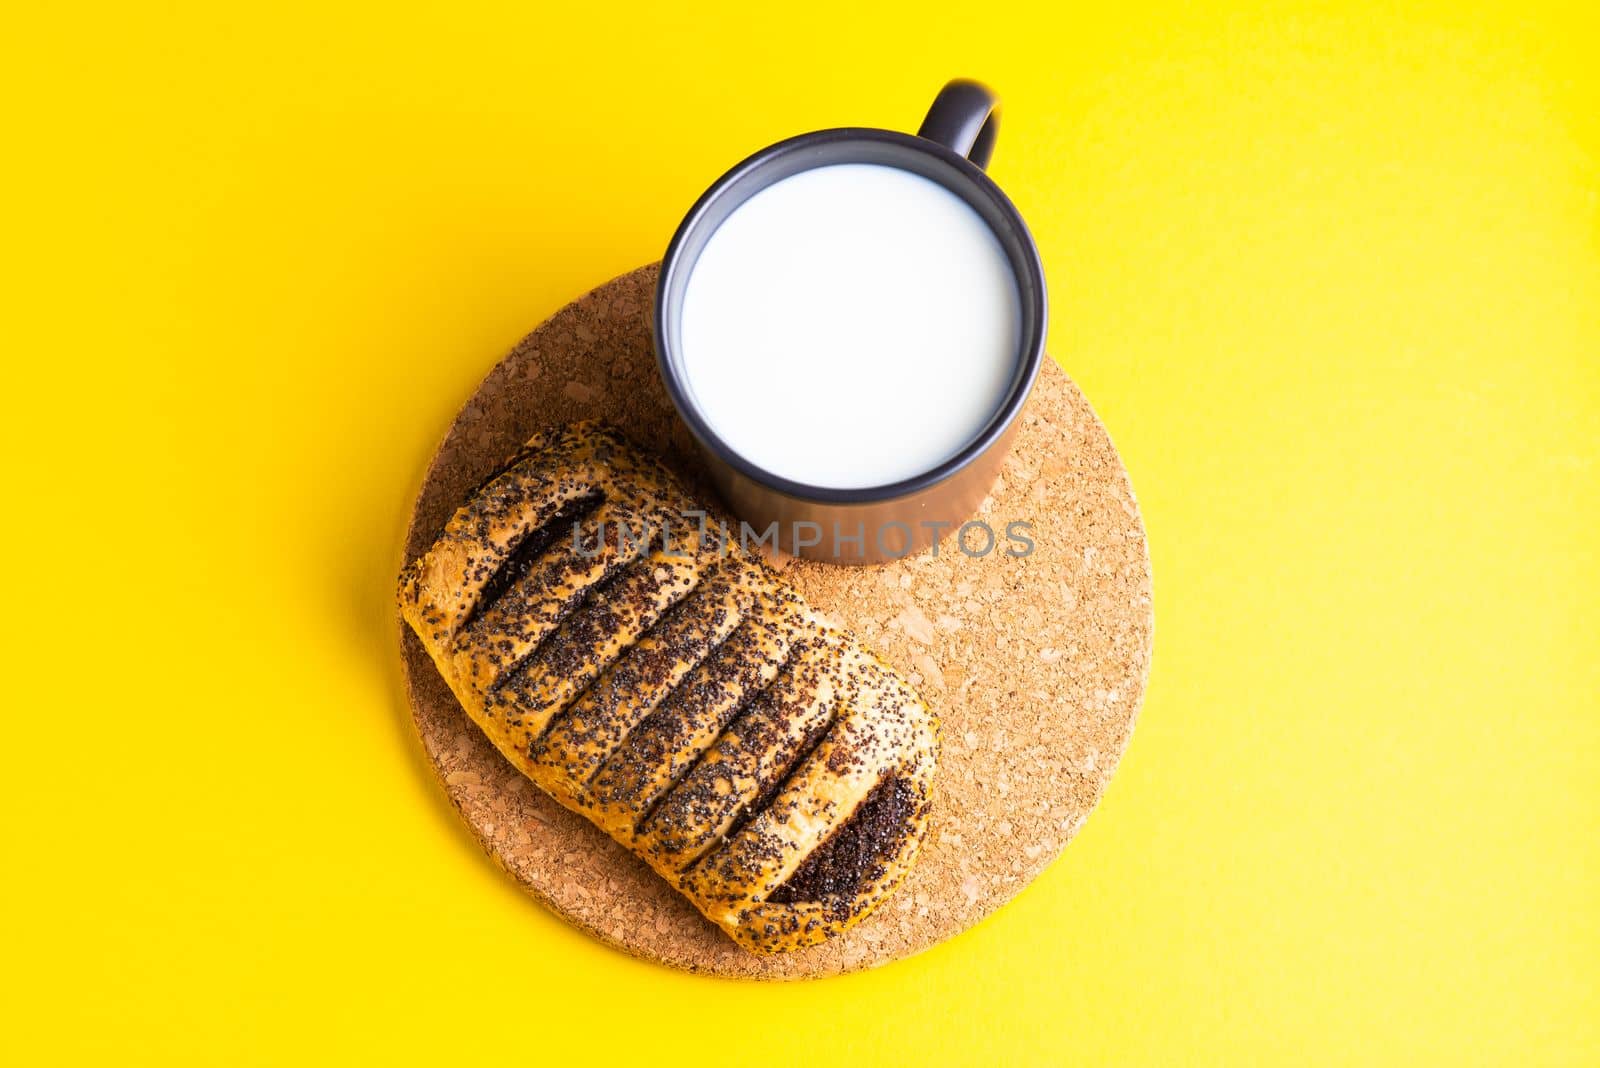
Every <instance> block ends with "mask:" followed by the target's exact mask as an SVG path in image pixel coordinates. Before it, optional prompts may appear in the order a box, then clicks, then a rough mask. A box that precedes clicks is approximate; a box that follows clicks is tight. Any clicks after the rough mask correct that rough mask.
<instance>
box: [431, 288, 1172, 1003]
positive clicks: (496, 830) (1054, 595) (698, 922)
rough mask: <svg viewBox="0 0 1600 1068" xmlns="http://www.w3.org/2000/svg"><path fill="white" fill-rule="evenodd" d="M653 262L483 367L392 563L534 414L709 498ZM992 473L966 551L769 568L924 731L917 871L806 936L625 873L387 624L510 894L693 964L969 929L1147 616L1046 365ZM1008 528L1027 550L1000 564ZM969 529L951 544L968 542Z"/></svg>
mask: <svg viewBox="0 0 1600 1068" xmlns="http://www.w3.org/2000/svg"><path fill="white" fill-rule="evenodd" d="M655 281H656V268H655V267H654V266H650V267H642V268H640V269H639V270H637V271H634V272H632V273H631V274H627V275H623V276H622V277H621V278H618V279H615V280H614V281H612V282H609V283H607V284H606V285H603V286H601V287H600V288H599V289H596V290H594V291H593V292H591V293H589V294H588V295H587V296H584V297H583V298H581V299H580V300H578V301H576V302H574V303H572V304H570V305H568V306H567V307H566V308H563V309H562V310H561V311H560V312H557V313H556V314H555V315H554V316H553V317H552V318H550V319H549V320H548V321H547V322H545V323H544V325H543V326H541V327H539V328H538V329H537V330H535V331H534V332H533V333H532V334H530V335H528V337H527V338H525V339H524V340H523V341H522V342H521V344H519V345H518V346H517V347H516V348H515V349H514V350H513V351H512V352H511V354H510V355H509V356H507V357H506V358H505V359H504V360H502V361H501V362H500V364H499V365H498V366H497V367H495V369H494V370H493V371H491V372H490V373H489V376H488V377H487V378H485V379H484V381H483V383H482V385H480V386H479V387H478V391H477V393H476V394H475V395H474V396H473V397H472V399H471V400H470V401H468V402H467V404H466V405H465V407H463V408H462V410H461V413H460V414H459V415H458V416H457V417H456V421H455V423H454V424H453V425H452V426H451V428H450V432H449V434H448V435H446V437H445V439H444V443H443V445H441V446H440V448H439V451H438V454H437V455H436V456H435V457H434V459H433V463H432V465H431V466H430V467H429V469H428V473H427V476H426V478H425V480H424V482H423V485H422V491H421V493H420V495H419V496H418V498H417V503H416V508H415V510H414V512H413V513H412V517H411V526H410V529H409V531H408V533H407V536H406V549H405V556H406V560H407V562H409V561H411V560H413V559H415V558H416V557H417V556H418V555H420V554H421V553H423V552H424V551H426V549H427V547H428V546H429V545H430V544H431V543H432V542H433V540H434V538H435V537H436V536H437V535H438V533H439V531H440V530H441V529H442V528H443V526H444V523H445V521H446V520H447V519H448V518H449V517H450V515H451V513H452V512H454V511H455V509H456V508H457V507H458V506H459V505H460V504H461V503H462V502H463V501H464V500H465V499H466V498H467V497H468V496H469V495H470V494H471V492H472V491H473V489H474V488H475V487H476V486H477V485H479V483H480V482H481V481H482V480H483V479H484V478H485V477H486V476H487V475H488V474H489V473H490V472H491V471H493V470H494V469H495V468H496V467H497V466H498V465H499V464H500V463H501V462H502V461H503V460H504V458H505V457H506V456H508V455H510V454H511V452H512V451H513V450H515V448H516V447H517V446H518V445H519V444H520V443H521V442H522V441H524V440H525V439H526V438H528V437H530V436H531V435H532V434H533V433H534V432H535V431H537V430H538V429H540V428H541V427H544V426H548V425H550V424H554V423H563V422H568V421H570V420H574V419H585V418H594V417H602V418H604V419H607V420H609V421H611V422H613V423H615V424H616V425H617V426H619V427H621V428H622V429H623V431H624V432H626V433H627V435H628V436H629V437H631V438H633V439H634V440H635V441H637V442H638V443H639V444H641V445H644V446H647V447H649V448H651V449H654V450H655V451H656V452H657V453H659V454H660V455H662V456H663V457H664V458H665V460H666V461H667V463H668V465H669V466H670V467H672V468H673V470H675V471H676V472H677V473H678V474H679V475H680V476H681V477H682V478H683V479H684V481H685V483H686V484H687V485H688V486H689V487H690V488H691V489H692V490H693V491H694V492H695V493H696V494H697V495H699V497H700V498H701V500H703V501H706V502H707V503H714V501H715V497H714V495H713V493H712V491H711V488H710V485H709V483H708V482H707V481H706V478H705V475H704V472H703V470H702V468H701V466H700V463H699V459H698V457H697V455H696V453H695V450H694V444H693V440H692V439H691V438H690V436H689V432H688V430H687V428H686V427H684V425H683V424H682V422H681V421H680V420H679V419H678V418H677V416H676V415H675V414H674V412H673V410H672V405H671V402H670V401H669V400H668V399H667V396H666V393H665V391H664V390H663V389H662V387H661V383H660V380H659V377H658V375H657V372H656V366H655V357H654V355H653V352H652V349H651V340H650V314H651V306H652V301H653V295H654V291H655ZM1022 420H1023V425H1022V427H1021V431H1020V433H1018V435H1017V437H1016V443H1015V446H1014V449H1013V451H1012V454H1011V456H1010V457H1009V458H1008V460H1007V462H1006V464H1005V467H1004V470H1003V473H1002V475H1001V477H1000V480H999V481H998V482H997V483H996V484H995V487H994V491H993V493H992V494H991V496H990V498H989V499H988V500H987V501H985V502H984V505H983V507H982V509H981V511H980V513H979V515H978V516H977V517H976V518H979V519H982V520H983V521H984V522H986V523H988V524H989V525H990V526H991V527H992V528H993V529H995V530H996V531H997V532H998V533H999V539H998V540H999V545H998V547H997V548H996V550H994V551H991V552H989V553H988V554H987V555H983V556H970V555H967V554H964V553H962V552H960V551H959V550H958V549H957V548H956V547H955V546H954V545H953V544H951V543H949V542H948V541H947V542H945V543H944V544H943V545H942V546H941V548H940V549H939V552H938V554H937V555H934V554H931V553H923V554H921V555H918V556H915V557H910V558H907V559H905V560H902V561H899V562H897V563H892V564H887V565H884V566H881V567H865V568H861V567H838V566H833V565H828V564H819V563H813V562H811V561H804V560H793V559H791V558H789V557H782V558H779V559H778V560H776V561H775V563H776V564H777V566H779V567H780V568H782V569H783V570H784V572H785V575H786V577H787V578H788V579H789V580H790V581H791V582H793V583H794V584H795V585H796V586H797V587H798V588H799V590H800V592H801V593H802V594H804V595H805V597H806V599H807V600H808V601H810V602H811V604H813V605H814V606H816V607H817V608H819V609H821V610H822V611H824V612H826V613H828V614H829V615H830V616H832V617H833V618H835V619H837V620H838V621H840V622H841V623H844V624H845V625H847V626H849V627H851V628H852V629H854V630H855V632H856V633H857V634H858V635H860V636H861V637H862V638H863V639H864V640H865V642H866V643H867V645H868V646H870V647H871V648H872V649H873V650H875V651H876V652H877V653H878V654H879V655H880V656H882V657H883V658H884V659H885V660H887V661H888V662H889V663H891V664H892V665H894V666H895V667H896V668H898V669H899V670H900V671H901V672H902V673H903V674H905V675H906V676H907V677H908V678H909V679H910V680H911V681H912V682H913V683H914V684H915V685H916V686H917V687H918V689H919V690H920V691H921V693H922V695H923V696H924V698H925V699H926V700H927V701H928V703H929V704H930V705H931V706H932V708H933V710H934V711H935V712H936V713H937V714H938V715H939V717H940V719H941V723H942V729H941V751H940V757H939V771H938V776H937V780H936V783H935V790H936V793H935V798H936V800H935V805H934V808H933V812H932V815H931V817H930V822H929V827H928V835H927V838H926V840H925V842H924V844H923V847H922V852H921V855H920V857H919V858H918V860H917V863H916V866H915V867H914V868H913V869H912V871H911V873H910V874H909V875H908V876H907V877H906V880H905V882H904V883H903V884H902V885H901V887H900V888H899V890H897V891H896V892H895V893H894V894H893V895H892V896H891V897H890V898H889V899H888V900H887V901H886V902H884V904H883V905H882V906H881V907H880V908H879V909H878V910H877V911H876V912H874V913H873V914H872V915H870V916H868V917H867V918H866V919H865V920H863V921H862V922H861V923H860V924H858V925H857V926H855V927H854V928H852V929H850V930H849V931H847V932H845V933H844V934H842V935H840V936H839V937H837V938H834V939H831V940H830V941H828V942H825V943H823V944H822V945H819V946H814V947H812V948H809V949H805V950H800V951H798V952H795V953H789V954H781V955H776V956H766V957H763V956H756V955H754V954H752V953H749V952H747V951H745V950H743V949H740V948H739V947H737V946H736V945H735V944H734V943H733V942H732V941H730V940H729V939H728V938H727V937H726V936H725V935H723V934H722V933H721V932H720V931H719V930H718V929H717V928H716V927H715V926H713V925H712V924H711V923H710V922H709V921H707V920H705V919H704V918H702V917H701V915H700V914H699V913H698V912H697V911H695V909H694V907H693V906H692V905H690V904H689V902H688V901H687V900H686V899H684V898H683V897H681V896H679V894H678V893H677V892H676V891H674V890H672V889H671V888H670V887H669V886H668V885H667V883H666V882H665V881H663V880H662V879H661V878H659V877H658V876H657V875H656V874H655V873H654V872H652V871H651V870H650V869H649V868H648V867H646V866H645V864H644V863H643V862H641V861H639V860H636V859H635V858H634V857H633V856H632V855H631V854H630V853H628V851H627V850H625V849H624V848H623V847H622V846H620V845H618V844H617V843H616V842H614V841H612V839H610V838H609V837H607V836H606V835H605V834H603V833H602V832H600V831H599V830H597V829H596V828H595V827H593V826H591V825H590V824H589V823H588V822H587V821H586V820H584V819H583V818H582V817H581V816H578V815H575V814H574V813H572V812H569V811H567V810H566V809H564V808H562V807H561V806H560V805H558V804H556V803H555V802H554V801H552V800H550V799H549V798H548V797H546V796H545V795H544V794H542V793H541V792H540V791H539V790H538V789H537V788H536V787H535V786H534V785H533V784H532V783H531V782H529V781H527V780H526V779H524V778H523V777H522V776H521V775H520V774H519V773H518V772H516V771H515V770H513V769H512V768H511V766H510V765H509V764H507V763H506V762H505V760H504V759H503V758H502V757H501V756H500V754H499V753H497V752H496V751H495V750H494V748H493V747H492V746H490V744H489V743H488V741H487V740H485V738H484V737H483V735H482V734H481V733H479V731H478V730H477V728H476V727H474V726H473V724H472V723H471V721H470V720H468V719H467V716H466V714H465V713H464V712H463V711H462V710H461V707H460V706H459V705H458V704H457V703H456V700H455V698H454V697H453V696H452V695H451V693H450V691H449V689H448V688H447V687H446V686H445V684H444V682H443V680H441V679H440V677H439V674H438V672H437V671H435V670H434V666H433V663H432V661H431V660H430V659H429V657H428V655H427V653H426V652H425V651H424V650H423V648H422V645H421V643H420V642H418V641H417V639H416V637H415V635H413V634H412V633H411V632H410V630H409V629H408V628H406V627H405V626H403V625H402V626H401V633H402V645H403V655H404V660H405V670H406V680H407V690H408V693H409V697H410V703H411V710H412V713H413V716H414V718H415V720H416V725H417V730H418V732H419V733H420V734H421V737H422V744H423V747H424V749H425V750H426V751H427V754H428V756H429V758H430V760H431V761H432V763H433V766H434V768H435V769H436V770H437V772H438V775H439V778H440V781H441V782H442V783H443V785H444V789H445V792H446V794H447V795H448V796H449V798H450V801H451V802H452V803H453V804H454V805H455V807H456V808H457V809H458V810H459V811H460V812H461V815H462V817H463V818H464V819H465V820H466V822H467V825H468V826H469V827H470V828H471V829H472V831H473V833H474V835H475V836H476V837H477V838H478V840H479V841H480V842H481V843H482V845H483V847H484V849H486V850H487V851H488V852H489V854H490V856H492V857H493V858H494V859H495V860H496V861H497V862H498V863H499V864H500V865H501V866H502V867H503V868H505V870H506V871H508V872H510V873H511V875H512V877H513V878H515V879H516V880H517V882H518V883H520V884H521V885H522V886H523V887H524V888H525V889H526V890H528V891H529V892H530V893H532V894H533V896H534V897H536V898H538V899H539V900H540V901H542V902H543V903H544V904H546V905H547V906H549V907H550V908H551V909H553V910H554V911H555V912H556V913H558V914H559V915H561V916H563V917H564V918H566V919H567V920H569V921H571V922H572V923H573V924H576V925H577V926H578V927H580V928H582V929H583V930H585V931H588V932H590V933H592V934H594V935H595V936H596V937H598V938H600V939H602V940H604V941H605V942H608V943H610V944H612V945H614V946H617V947H619V948H621V949H624V950H626V951H627V952H629V953H633V954H635V955H637V956H640V957H644V958H648V959H650V960H655V961H659V962H662V963H664V964H669V965H674V966H676V967H679V968H685V969H688V970H690V971H696V972H711V973H715V974H719V975H729V976H745V977H751V978H761V979H795V978H805V977H810V976H822V975H832V974H837V973H840V972H847V971H854V970H857V969H861V968H870V967H873V966H875V965H879V964H883V963H885V962H887V961H891V960H895V959H897V958H900V957H905V956H909V955H910V954H912V953H916V952H918V951H920V950H923V949H927V948H928V947H929V946H932V945H934V944H936V943H938V942H940V941H942V940H944V939H946V938H949V937H950V936H951V935H954V934H957V933H959V932H960V931H963V930H965V929H966V928H968V927H971V926H972V925H973V924H975V923H977V922H978V921H979V920H980V919H982V918H983V917H984V916H986V915H988V914H989V913H990V912H992V911H994V910H995V909H996V908H998V907H999V906H1001V905H1002V904H1004V903H1005V902H1006V901H1008V900H1009V899H1010V898H1011V897H1012V896H1013V895H1014V894H1016V893H1017V892H1018V891H1019V890H1021V889H1022V888H1023V887H1024V886H1026V885H1027V884H1028V882H1029V880H1031V879H1033V877H1034V876H1036V875H1038V874H1039V872H1040V871H1042V870H1043V869H1044V868H1045V867H1046V866H1047V865H1048V864H1049V863H1050V862H1051V861H1052V860H1053V859H1054V858H1055V857H1056V855H1057V854H1058V853H1060V852H1061V850H1062V848H1063V847H1064V846H1065V845H1066V844H1067V842H1068V841H1069V840H1070V839H1071V838H1072V836H1073V834H1075V833H1076V832H1077V830H1078V828H1079V827H1081V826H1082V825H1083V821H1084V819H1085V818H1086V817H1087V816H1088V815H1089V811H1090V810H1091V809H1092V808H1093V807H1094V805H1095V802H1096V801H1098V800H1099V798H1100V795H1101V793H1102V792H1103V791H1104V790H1105V787H1106V782H1107V780H1108V779H1110V777H1111V773H1112V771H1113V770H1115V768H1116V766H1117V761H1118V759H1119V758H1120V757H1121V756H1122V751H1123V749H1124V747H1126V745H1127V744H1128V737H1129V735H1130V734H1131V733H1132V731H1133V724H1134V719H1135V717H1136V715H1137V713H1138V709H1139V702H1140V699H1141V698H1142V697H1143V695H1144V685H1145V677H1146V673H1147V669H1148V666H1149V660H1150V643H1151V636H1152V627H1153V618H1152V615H1151V601H1150V562H1149V556H1148V554H1147V552H1146V547H1145V537H1144V528H1143V525H1142V523H1141V522H1140V518H1139V510H1138V507H1137V506H1136V504H1135V502H1134V497H1133V491H1132V489H1131V487H1130V486H1129V483H1128V476H1127V472H1126V471H1124V470H1123V467H1122V463H1121V461H1120V460H1119V459H1118V458H1117V453H1116V450H1115V449H1114V448H1113V447H1112V445H1111V440H1110V438H1108V437H1107V436H1106V431H1105V428H1104V427H1102V426H1101V425H1100V422H1099V420H1098V419H1096V418H1095V414H1094V412H1093V410H1092V409H1091V408H1090V407H1089V403H1088V401H1086V400H1085V399H1084V397H1083V394H1082V393H1080V392H1078V389H1077V387H1076V386H1074V385H1073V384H1072V382H1071V380H1070V379H1068V378H1067V376H1066V375H1065V374H1064V373H1062V372H1061V370H1060V369H1059V368H1057V367H1056V366H1055V364H1054V363H1053V362H1052V361H1049V360H1046V361H1045V366H1044V370H1043V372H1042V373H1041V374H1040V376H1039V381H1038V385H1037V386H1036V387H1035V389H1034V392H1033V396H1032V397H1031V399H1030V400H1029V402H1028V405H1027V408H1026V409H1025V411H1024V414H1023V416H1022ZM1013 521H1023V522H1031V523H1032V529H1031V531H1030V532H1028V534H1029V536H1030V537H1031V538H1032V539H1033V541H1034V545H1035V547H1034V549H1033V551H1032V552H1031V553H1029V554H1027V555H1025V556H1008V555H1006V554H1005V552H1004V549H1005V548H1006V547H1007V546H1010V547H1013V548H1020V547H1021V546H1020V543H1017V542H1008V541H1006V539H1005V534H1004V532H1005V527H1006V524H1007V523H1010V522H1013ZM981 533H982V532H981V530H978V529H974V530H973V531H971V532H970V533H969V537H968V547H969V548H970V549H971V550H973V551H974V552H977V551H978V550H980V549H982V548H983V538H982V537H981Z"/></svg>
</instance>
